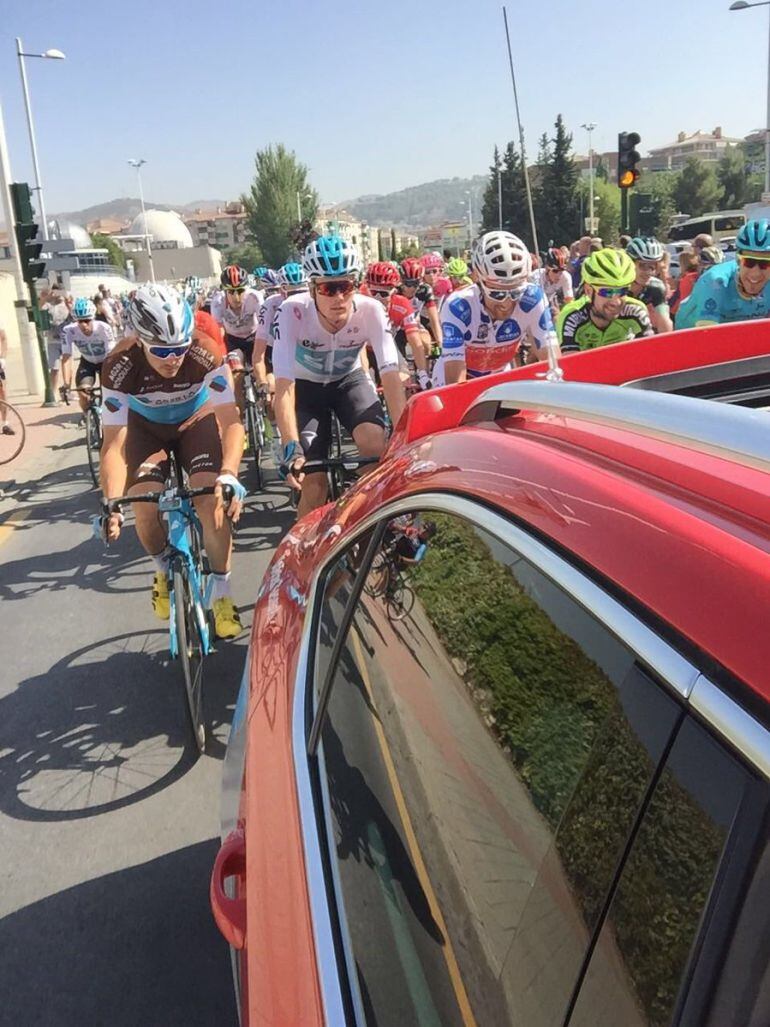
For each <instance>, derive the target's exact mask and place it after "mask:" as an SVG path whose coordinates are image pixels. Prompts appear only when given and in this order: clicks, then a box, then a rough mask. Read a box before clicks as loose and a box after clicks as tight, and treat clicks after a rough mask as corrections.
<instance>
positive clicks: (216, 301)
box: [211, 289, 264, 339]
mask: <svg viewBox="0 0 770 1027" xmlns="http://www.w3.org/2000/svg"><path fill="white" fill-rule="evenodd" d="M263 302H264V299H263V297H262V294H261V293H260V292H258V291H257V290H256V289H246V291H245V292H244V294H243V300H242V302H241V305H240V307H239V308H238V309H237V310H235V309H234V308H233V307H231V306H229V304H228V302H227V293H226V292H224V291H222V292H220V293H218V294H217V295H216V296H214V297H213V298H212V300H211V316H212V317H213V318H214V320H215V321H217V322H218V323H219V324H221V325H222V327H223V328H224V330H225V332H226V333H227V334H228V335H232V336H233V337H234V338H236V339H251V338H253V337H254V333H255V332H256V330H257V319H258V317H259V309H260V307H261V306H262V304H263Z"/></svg>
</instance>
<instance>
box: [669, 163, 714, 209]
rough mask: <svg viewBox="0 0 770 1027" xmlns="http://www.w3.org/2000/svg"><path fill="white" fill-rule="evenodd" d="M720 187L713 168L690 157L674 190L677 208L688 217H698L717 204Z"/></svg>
mask: <svg viewBox="0 0 770 1027" xmlns="http://www.w3.org/2000/svg"><path fill="white" fill-rule="evenodd" d="M721 195H722V189H721V187H720V185H719V182H718V181H717V176H716V173H715V171H714V168H713V167H712V166H711V165H710V164H706V163H704V162H703V161H701V160H698V158H697V157H690V159H689V160H688V161H687V163H686V164H685V166H684V168H683V169H682V174H681V176H680V178H679V181H678V182H677V184H676V188H675V190H674V200H675V202H676V206H677V208H678V209H679V210H680V211H681V212H682V213H683V214H689V215H690V217H698V216H699V215H700V214H704V213H705V212H706V211H707V210H715V209H716V208H717V207H718V206H719V201H720V197H721Z"/></svg>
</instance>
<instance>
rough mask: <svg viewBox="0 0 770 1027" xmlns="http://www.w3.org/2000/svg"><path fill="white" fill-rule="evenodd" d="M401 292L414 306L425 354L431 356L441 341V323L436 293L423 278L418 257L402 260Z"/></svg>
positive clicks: (399, 289)
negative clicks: (436, 344) (433, 348)
mask: <svg viewBox="0 0 770 1027" xmlns="http://www.w3.org/2000/svg"><path fill="white" fill-rule="evenodd" d="M400 270H401V285H400V286H399V287H398V291H399V294H400V295H401V296H406V298H407V299H408V300H409V301H410V302H411V304H412V306H413V307H414V311H415V313H416V314H417V316H418V317H419V319H420V324H421V325H422V328H423V343H424V346H425V355H426V356H430V353H431V349H432V346H433V343H440V342H441V323H440V321H439V318H438V307H437V305H436V295H435V293H434V292H433V286H432V285H431V284H430V282H426V281H424V280H423V267H422V263H421V262H420V261H419V260H418V259H417V258H416V257H407V258H406V260H402V261H401V268H400Z"/></svg>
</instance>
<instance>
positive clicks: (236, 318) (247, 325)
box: [211, 264, 264, 364]
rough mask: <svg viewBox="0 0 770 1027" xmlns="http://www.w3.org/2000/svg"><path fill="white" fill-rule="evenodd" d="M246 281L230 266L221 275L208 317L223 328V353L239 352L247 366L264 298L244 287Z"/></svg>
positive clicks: (233, 266)
mask: <svg viewBox="0 0 770 1027" xmlns="http://www.w3.org/2000/svg"><path fill="white" fill-rule="evenodd" d="M248 277H249V276H248V274H247V273H246V271H245V270H244V269H243V268H242V267H238V266H237V264H230V265H228V267H226V268H225V269H224V270H223V271H222V274H221V276H220V281H221V283H222V292H220V293H218V294H217V295H216V296H214V298H213V299H212V301H211V315H212V317H213V318H214V320H215V321H218V322H219V324H221V325H222V327H223V328H224V331H225V345H226V346H227V352H228V353H231V352H232V351H233V350H236V349H239V350H240V351H241V352H242V353H243V355H244V358H245V359H246V361H247V362H248V363H249V364H251V354H252V351H253V349H254V336H255V335H256V331H257V319H258V317H259V310H260V307H261V306H262V304H263V303H264V297H263V296H262V294H261V293H259V292H257V290H256V289H250V288H249V287H248V286H247V284H246V282H247V280H248Z"/></svg>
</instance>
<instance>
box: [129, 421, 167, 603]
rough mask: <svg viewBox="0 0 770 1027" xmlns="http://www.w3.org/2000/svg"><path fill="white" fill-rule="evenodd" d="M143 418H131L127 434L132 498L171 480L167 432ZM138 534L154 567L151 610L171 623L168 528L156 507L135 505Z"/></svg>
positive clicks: (151, 490)
mask: <svg viewBox="0 0 770 1027" xmlns="http://www.w3.org/2000/svg"><path fill="white" fill-rule="evenodd" d="M156 427H157V426H151V425H150V422H149V421H147V420H146V419H145V418H144V417H139V416H138V415H136V416H134V415H132V414H129V422H128V432H127V433H126V465H127V468H128V479H127V480H128V488H127V493H128V495H129V496H138V495H144V494H146V493H148V492H157V491H158V490H159V489H161V488H163V485H164V483H165V481H166V477H167V476H168V467H169V464H168V459H169V443H168V440H167V439H166V435H167V431H165V432H164V430H163V429H160V435H158V434H156V433H155V432H154V431H153V430H152V429H153V428H156ZM133 512H134V524H135V527H136V534H137V537H138V538H139V541H140V543H141V545H142V548H143V549H144V551H145V552H146V553H147V555H148V556H149V557H151V558H152V560H153V562H154V564H155V576H154V579H153V586H152V608H153V611H154V612H155V615H156V616H157V617H159V618H160V619H161V620H168V616H169V598H168V583H167V581H166V572H167V570H168V559H167V557H166V542H167V537H166V526H165V524H164V523H163V521H162V520H161V518H160V515H159V514H158V508H157V506H156V505H155V504H154V503H136V504H134V507H133Z"/></svg>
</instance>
